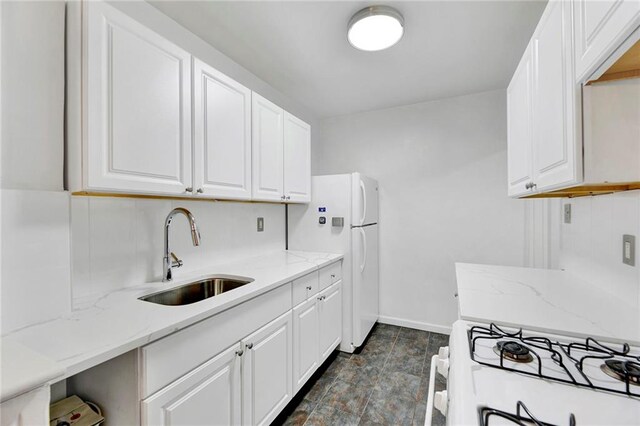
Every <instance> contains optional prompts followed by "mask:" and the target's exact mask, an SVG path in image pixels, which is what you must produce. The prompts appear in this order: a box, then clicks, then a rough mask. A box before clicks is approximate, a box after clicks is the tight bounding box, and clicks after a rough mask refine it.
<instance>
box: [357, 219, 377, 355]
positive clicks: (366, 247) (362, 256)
mask: <svg viewBox="0 0 640 426" xmlns="http://www.w3.org/2000/svg"><path fill="white" fill-rule="evenodd" d="M351 232H352V233H353V235H352V236H351V241H352V255H353V258H352V259H353V262H352V266H351V268H352V270H353V345H354V346H360V345H362V343H363V342H364V339H365V338H366V337H367V335H368V334H369V331H371V328H372V327H373V325H374V324H375V323H376V321H377V320H378V295H379V279H378V225H370V226H364V227H359V228H353V229H352V230H351Z"/></svg>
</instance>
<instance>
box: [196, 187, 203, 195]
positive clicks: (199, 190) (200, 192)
mask: <svg viewBox="0 0 640 426" xmlns="http://www.w3.org/2000/svg"><path fill="white" fill-rule="evenodd" d="M196 192H197V193H198V194H202V193H203V192H204V189H202V188H198V190H197V191H196Z"/></svg>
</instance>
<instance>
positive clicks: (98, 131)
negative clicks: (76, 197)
mask: <svg viewBox="0 0 640 426" xmlns="http://www.w3.org/2000/svg"><path fill="white" fill-rule="evenodd" d="M85 6H86V9H87V25H86V30H85V38H84V43H85V49H86V64H85V66H86V82H85V83H86V87H85V96H86V100H85V105H86V108H85V110H86V113H87V118H86V119H87V135H86V137H85V141H84V146H83V147H84V151H85V152H84V156H85V158H84V160H83V161H84V164H85V165H86V170H85V179H86V182H85V186H86V187H87V189H97V190H113V191H117V192H151V193H163V194H182V193H184V191H185V187H187V186H191V107H190V105H191V98H190V93H191V90H190V87H191V86H190V79H191V57H190V56H189V54H188V53H187V52H185V51H183V50H182V49H180V48H178V47H177V46H175V45H174V44H172V43H170V42H169V41H167V40H165V39H164V38H162V37H160V36H159V35H157V34H156V33H154V32H152V31H151V30H149V29H147V28H146V27H144V26H142V25H141V24H139V23H138V22H136V21H134V20H133V19H131V18H129V17H128V16H126V15H125V14H123V13H121V12H119V11H118V10H116V9H115V8H113V7H112V6H109V5H107V4H105V3H102V2H90V3H86V4H85Z"/></svg>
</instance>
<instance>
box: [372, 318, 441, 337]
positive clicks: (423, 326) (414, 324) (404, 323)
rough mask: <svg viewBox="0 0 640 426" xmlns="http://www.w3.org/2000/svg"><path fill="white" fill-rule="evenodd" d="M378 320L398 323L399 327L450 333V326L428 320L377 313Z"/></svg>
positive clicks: (384, 322) (385, 322)
mask: <svg viewBox="0 0 640 426" xmlns="http://www.w3.org/2000/svg"><path fill="white" fill-rule="evenodd" d="M378 322H381V323H383V324H390V325H398V326H400V327H407V328H415V329H416V330H424V331H433V332H434V333H440V334H451V327H447V326H444V325H437V324H430V323H428V322H421V321H412V320H408V319H403V318H396V317H389V316H386V315H379V316H378Z"/></svg>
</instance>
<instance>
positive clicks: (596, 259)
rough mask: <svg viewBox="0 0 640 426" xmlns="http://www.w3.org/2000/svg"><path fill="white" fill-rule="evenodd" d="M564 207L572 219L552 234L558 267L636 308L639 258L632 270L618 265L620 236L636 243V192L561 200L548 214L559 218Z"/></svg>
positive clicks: (639, 236) (639, 229)
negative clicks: (632, 238)
mask: <svg viewBox="0 0 640 426" xmlns="http://www.w3.org/2000/svg"><path fill="white" fill-rule="evenodd" d="M564 204H571V215H572V218H571V223H570V224H566V223H563V222H561V223H560V224H559V228H556V229H554V230H553V231H554V233H555V234H558V235H559V253H558V259H557V261H558V266H559V267H560V268H563V269H565V270H567V271H569V272H572V273H573V274H575V275H578V276H579V277H581V278H583V279H584V280H586V281H588V282H591V283H593V284H595V285H597V286H599V287H601V288H602V289H604V290H607V291H609V292H611V293H612V294H615V295H616V296H618V297H621V299H622V300H628V301H630V302H631V303H633V304H636V303H638V305H637V306H640V256H638V255H637V254H636V266H635V267H633V266H629V265H625V264H623V263H622V236H623V235H624V234H631V235H635V236H636V244H638V243H639V242H640V191H629V192H620V193H617V194H611V195H599V196H597V197H581V198H573V199H562V200H561V201H559V202H557V203H554V204H553V208H552V209H551V213H550V214H552V215H554V216H556V217H562V208H563V207H562V206H563V205H564ZM637 249H638V247H636V250H637ZM636 253H638V251H636Z"/></svg>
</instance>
